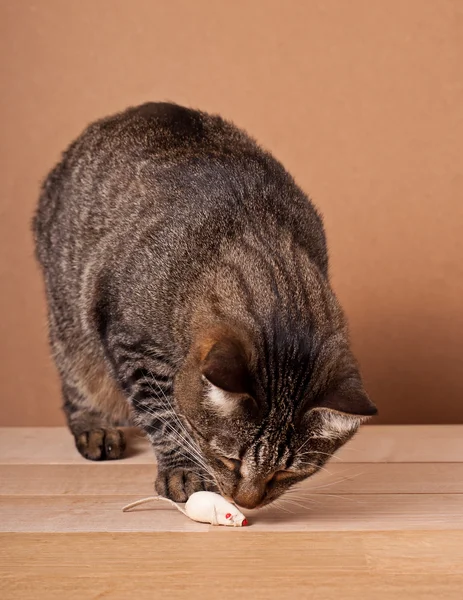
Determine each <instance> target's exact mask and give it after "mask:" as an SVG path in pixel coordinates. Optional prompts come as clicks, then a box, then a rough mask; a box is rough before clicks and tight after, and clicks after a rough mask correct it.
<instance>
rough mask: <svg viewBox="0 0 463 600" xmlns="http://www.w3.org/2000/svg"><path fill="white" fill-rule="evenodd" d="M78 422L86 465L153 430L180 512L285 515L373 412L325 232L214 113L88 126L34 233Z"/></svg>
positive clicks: (160, 107) (167, 111) (55, 345)
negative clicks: (276, 505)
mask: <svg viewBox="0 0 463 600" xmlns="http://www.w3.org/2000/svg"><path fill="white" fill-rule="evenodd" d="M33 229H34V236H35V243H36V254H37V258H38V260H39V262H40V264H41V266H42V271H43V275H44V280H45V288H46V295H47V302H48V315H49V330H50V342H51V347H52V351H53V357H54V359H55V362H56V365H57V368H58V372H59V375H60V378H61V381H62V387H63V399H64V410H65V413H66V415H67V418H68V423H69V427H70V429H71V431H72V432H73V434H74V436H75V438H76V444H77V447H78V449H79V451H80V452H81V453H82V454H83V455H84V456H86V457H87V458H90V459H94V460H99V459H104V458H119V457H120V456H121V455H122V453H123V451H124V445H125V443H124V440H123V436H122V435H121V434H120V432H119V431H118V430H117V426H119V425H121V424H126V423H127V421H128V420H130V422H133V423H136V424H137V425H139V426H140V427H141V428H142V429H143V430H144V431H145V432H146V435H147V436H148V438H149V439H150V441H151V443H152V445H153V448H154V452H155V454H156V458H157V461H158V472H159V475H158V479H157V482H156V488H157V490H158V492H159V493H162V494H164V495H166V496H168V497H170V498H172V499H173V500H176V501H182V500H185V499H186V498H187V497H188V496H189V495H190V494H191V493H193V492H194V491H196V490H198V489H217V488H218V489H219V490H220V491H221V492H222V493H223V494H224V495H225V496H228V497H232V498H233V499H234V500H235V501H236V502H238V503H240V504H241V505H243V506H249V507H255V506H260V505H263V504H266V503H268V502H271V501H272V500H274V499H275V498H276V497H278V496H279V495H281V493H283V492H284V491H285V490H286V489H288V487H290V486H291V485H292V484H294V483H296V482H297V481H300V480H301V479H304V478H305V477H307V476H309V475H310V474H312V473H313V472H315V471H316V470H317V469H319V468H320V466H322V464H323V463H324V462H325V461H326V459H327V458H328V457H329V456H330V455H331V454H332V453H333V452H335V451H336V450H337V449H338V448H339V447H340V446H341V445H342V444H343V443H344V442H345V441H347V439H349V438H350V437H351V436H352V435H353V434H354V433H355V431H356V430H357V428H358V425H359V424H360V421H361V418H362V417H363V416H368V415H371V414H373V413H374V412H375V408H374V406H373V405H372V403H371V402H370V401H369V399H368V398H367V396H366V394H365V392H364V390H363V387H362V383H361V379H360V375H359V373H358V369H357V365H356V362H355V359H354V357H353V356H352V354H351V351H350V348H349V340H348V335H347V327H346V322H345V318H344V315H343V313H342V310H341V308H340V307H339V304H338V302H337V300H336V298H335V296H334V294H333V291H332V289H331V287H330V284H329V279H328V259H327V252H326V241H325V234H324V230H323V225H322V221H321V219H320V216H319V215H318V213H317V212H316V210H315V208H314V207H313V205H312V204H311V202H310V201H309V200H308V199H307V197H306V196H305V195H304V193H303V192H302V191H301V190H300V188H299V187H298V186H297V185H296V184H295V183H294V181H293V179H292V178H291V176H290V175H289V174H288V173H287V172H286V171H285V169H284V168H283V167H282V165H281V164H280V163H279V162H278V161H276V160H275V159H274V158H273V157H272V156H271V155H270V154H268V153H266V152H265V151H263V150H262V149H260V148H259V147H258V146H257V144H256V143H255V142H254V141H253V140H252V139H251V138H249V137H248V136H247V135H246V134H245V133H244V132H242V131H240V130H239V129H237V128H236V127H234V126H233V125H232V124H230V123H228V122H226V121H224V120H222V119H221V118H220V117H217V116H210V115H207V114H205V113H201V112H198V111H193V110H190V109H185V108H182V107H179V106H176V105H172V104H162V103H159V104H147V105H143V106H140V107H137V108H133V109H129V110H127V111H125V112H123V113H120V114H118V115H115V116H113V117H108V118H107V119H103V120H101V121H98V122H96V123H93V124H92V125H90V126H89V127H88V128H87V129H86V131H85V132H84V133H83V134H82V135H81V136H80V137H79V138H78V139H77V140H76V141H75V142H74V143H73V144H71V146H70V147H69V148H68V150H67V151H66V152H65V153H64V155H63V158H62V160H61V161H60V163H59V164H58V165H57V166H56V167H55V168H54V169H53V170H52V172H51V173H50V174H49V176H48V177H47V179H46V181H45V182H44V185H43V188H42V193H41V196H40V201H39V207H38V210H37V213H36V216H35V218H34V226H33Z"/></svg>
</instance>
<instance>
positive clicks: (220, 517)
mask: <svg viewBox="0 0 463 600" xmlns="http://www.w3.org/2000/svg"><path fill="white" fill-rule="evenodd" d="M151 500H163V501H164V502H169V503H170V504H172V505H173V506H175V508H177V510H179V511H180V512H182V513H183V514H184V515H186V516H187V517H189V518H190V519H192V520H193V521H198V522H199V523H210V524H211V525H225V526H227V527H246V525H248V521H247V519H246V517H245V516H244V515H243V513H242V512H240V511H239V510H238V509H237V508H236V506H235V505H234V504H232V503H231V502H228V501H227V500H225V498H222V496H220V495H219V494H215V493H214V492H195V493H194V494H192V495H191V496H190V497H189V498H188V501H187V502H186V504H185V506H184V508H183V507H181V506H180V505H179V504H177V503H176V502H174V501H173V500H170V499H169V498H163V497H162V496H150V497H149V498H143V499H142V500H137V502H132V504H128V505H127V506H124V508H123V509H122V510H123V511H124V512H126V511H128V510H130V509H132V508H135V506H139V505H140V504H144V503H145V502H150V501H151Z"/></svg>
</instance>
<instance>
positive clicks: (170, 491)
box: [114, 344, 216, 502]
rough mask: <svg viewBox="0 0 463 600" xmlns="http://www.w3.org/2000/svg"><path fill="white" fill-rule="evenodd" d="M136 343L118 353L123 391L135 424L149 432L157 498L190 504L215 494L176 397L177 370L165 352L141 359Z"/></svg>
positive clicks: (118, 367)
mask: <svg viewBox="0 0 463 600" xmlns="http://www.w3.org/2000/svg"><path fill="white" fill-rule="evenodd" d="M133 348H134V345H132V344H131V345H130V347H129V346H128V345H125V348H124V350H123V351H121V350H120V348H119V349H118V350H119V351H117V350H116V351H115V352H114V354H115V355H116V356H117V360H116V361H115V362H116V364H117V372H118V375H119V380H120V384H121V387H123V388H124V389H125V390H126V395H127V397H128V398H129V402H130V405H131V409H132V414H133V418H134V420H135V422H136V423H137V425H139V426H140V427H141V428H142V429H143V430H144V431H145V433H146V435H147V437H148V439H149V440H150V442H151V445H152V446H153V449H154V453H155V455H156V460H157V465H158V474H157V478H156V483H155V488H156V491H157V493H158V494H160V495H162V496H164V497H166V498H170V499H171V500H174V501H175V502H186V500H187V499H188V498H189V497H190V496H191V494H193V493H195V492H198V491H201V490H211V491H212V490H216V484H215V482H214V480H213V477H212V475H211V474H210V471H209V468H208V465H207V463H206V461H205V459H204V457H203V456H202V454H201V451H200V449H199V448H198V445H197V444H196V442H195V440H194V438H193V436H192V435H191V433H190V432H189V431H188V428H187V426H186V424H185V423H184V422H183V421H182V418H181V417H180V416H179V415H178V414H177V413H176V410H175V400H174V395H173V379H174V374H175V369H174V368H173V367H172V365H170V364H169V363H168V362H167V360H166V359H165V357H163V356H162V355H161V354H160V353H158V355H157V356H156V353H155V352H154V351H153V350H151V352H150V355H149V356H147V355H146V354H145V355H144V356H142V355H141V354H140V353H138V352H134V350H133Z"/></svg>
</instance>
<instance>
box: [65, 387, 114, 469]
mask: <svg viewBox="0 0 463 600" xmlns="http://www.w3.org/2000/svg"><path fill="white" fill-rule="evenodd" d="M62 392H63V409H64V413H65V415H66V419H67V423H68V426H69V429H70V430H71V433H72V435H73V436H74V439H75V443H76V447H77V450H78V451H79V452H80V454H82V456H83V457H84V458H87V459H89V460H114V459H117V458H122V456H123V454H124V450H125V445H126V444H125V438H124V434H123V432H122V431H120V430H119V429H116V428H115V427H113V426H112V423H111V421H110V419H108V417H107V416H106V415H104V414H103V413H102V412H101V411H99V410H98V409H96V408H93V407H91V406H90V405H89V400H88V398H86V397H85V396H84V395H83V394H82V393H81V392H80V391H79V390H78V389H77V387H75V385H73V384H69V383H63V384H62Z"/></svg>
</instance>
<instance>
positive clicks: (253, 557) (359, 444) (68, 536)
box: [0, 426, 463, 600]
mask: <svg viewBox="0 0 463 600" xmlns="http://www.w3.org/2000/svg"><path fill="white" fill-rule="evenodd" d="M128 433H129V437H130V442H129V443H130V451H129V455H128V457H127V458H126V459H124V460H122V461H114V462H104V463H92V462H87V461H85V460H84V459H82V458H81V457H80V456H79V455H78V453H77V451H76V450H75V448H74V444H73V440H72V437H71V436H70V435H69V433H68V432H67V431H66V430H65V429H63V428H56V429H54V428H45V429H0V481H1V487H0V597H1V598H2V600H3V598H6V599H7V600H10V599H11V600H16V599H18V600H19V599H21V600H29V599H30V600H36V599H37V600H54V599H55V598H56V599H58V598H59V599H60V600H61V599H62V598H66V599H68V598H69V599H71V600H73V599H74V598H76V599H77V598H78V599H79V600H81V599H82V598H91V599H93V598H94V599H97V598H112V599H115V600H119V599H121V600H122V599H126V598H132V597H136V598H140V599H141V600H143V599H144V598H147V599H148V598H149V599H152V598H155V599H156V598H166V597H168V598H169V599H174V600H176V599H180V598H185V599H186V598H188V599H189V600H196V599H198V600H199V599H202V600H207V599H208V598H211V599H215V598H220V599H221V600H227V599H228V598H230V599H231V598H233V599H234V600H236V597H237V595H238V596H241V597H242V598H244V599H247V598H253V599H257V600H259V599H260V598H262V599H264V598H265V599H266V600H274V599H275V600H276V599H282V598H283V599H288V600H289V599H291V600H293V599H294V598H297V599H299V598H302V599H304V598H307V599H309V598H310V599H311V600H312V599H315V600H318V599H320V600H322V599H323V600H334V599H336V600H339V599H342V600H351V599H352V600H354V599H355V600H358V598H359V596H362V597H365V598H367V599H369V598H374V599H375V600H376V599H378V600H383V599H384V600H386V599H388V600H389V599H390V598H394V597H396V598H398V600H401V599H402V598H404V600H405V599H406V600H415V599H416V600H418V599H419V600H422V599H425V600H426V599H428V598H429V600H431V599H433V600H434V599H435V598H436V597H442V598H445V599H450V600H453V599H455V600H456V599H457V598H458V600H459V599H460V598H461V597H462V593H461V590H462V589H463V426H462V427H459V426H436V427H428V426H420V427H405V426H404V427H395V426H393V427H384V426H368V427H365V428H363V430H362V431H361V432H360V434H359V435H358V436H357V437H356V438H355V439H354V440H353V441H352V442H351V443H350V444H349V445H348V446H347V447H346V448H344V449H343V450H342V451H341V452H340V453H339V455H338V456H337V457H336V458H335V459H333V460H331V461H330V463H329V464H328V465H327V466H326V470H324V471H322V472H321V473H319V474H317V475H316V476H315V477H313V478H311V479H309V480H308V481H306V482H305V483H304V484H303V485H301V486H300V487H299V489H297V490H295V491H294V492H290V493H289V494H287V496H285V498H284V499H283V500H282V501H281V503H279V505H274V506H271V507H269V508H268V509H265V510H262V511H248V514H247V516H248V519H249V521H250V523H251V526H250V527H246V528H243V529H228V528H214V527H211V526H208V525H205V524H200V523H195V522H193V521H190V520H188V519H186V518H185V517H184V515H182V514H181V513H179V512H177V511H176V510H175V509H173V508H172V507H170V506H169V505H166V504H164V503H159V502H156V503H153V504H149V505H145V506H143V507H139V508H137V509H135V510H134V511H133V512H129V513H122V511H121V509H122V507H123V506H124V505H125V504H126V503H129V502H131V501H133V500H135V499H137V498H139V497H141V496H144V495H151V494H152V493H153V482H154V478H155V475H156V465H155V462H154V458H153V455H152V452H151V449H150V448H149V446H148V444H147V443H146V441H145V440H144V439H143V438H141V436H140V435H139V434H138V432H136V431H134V430H130V431H129V432H128Z"/></svg>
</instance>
